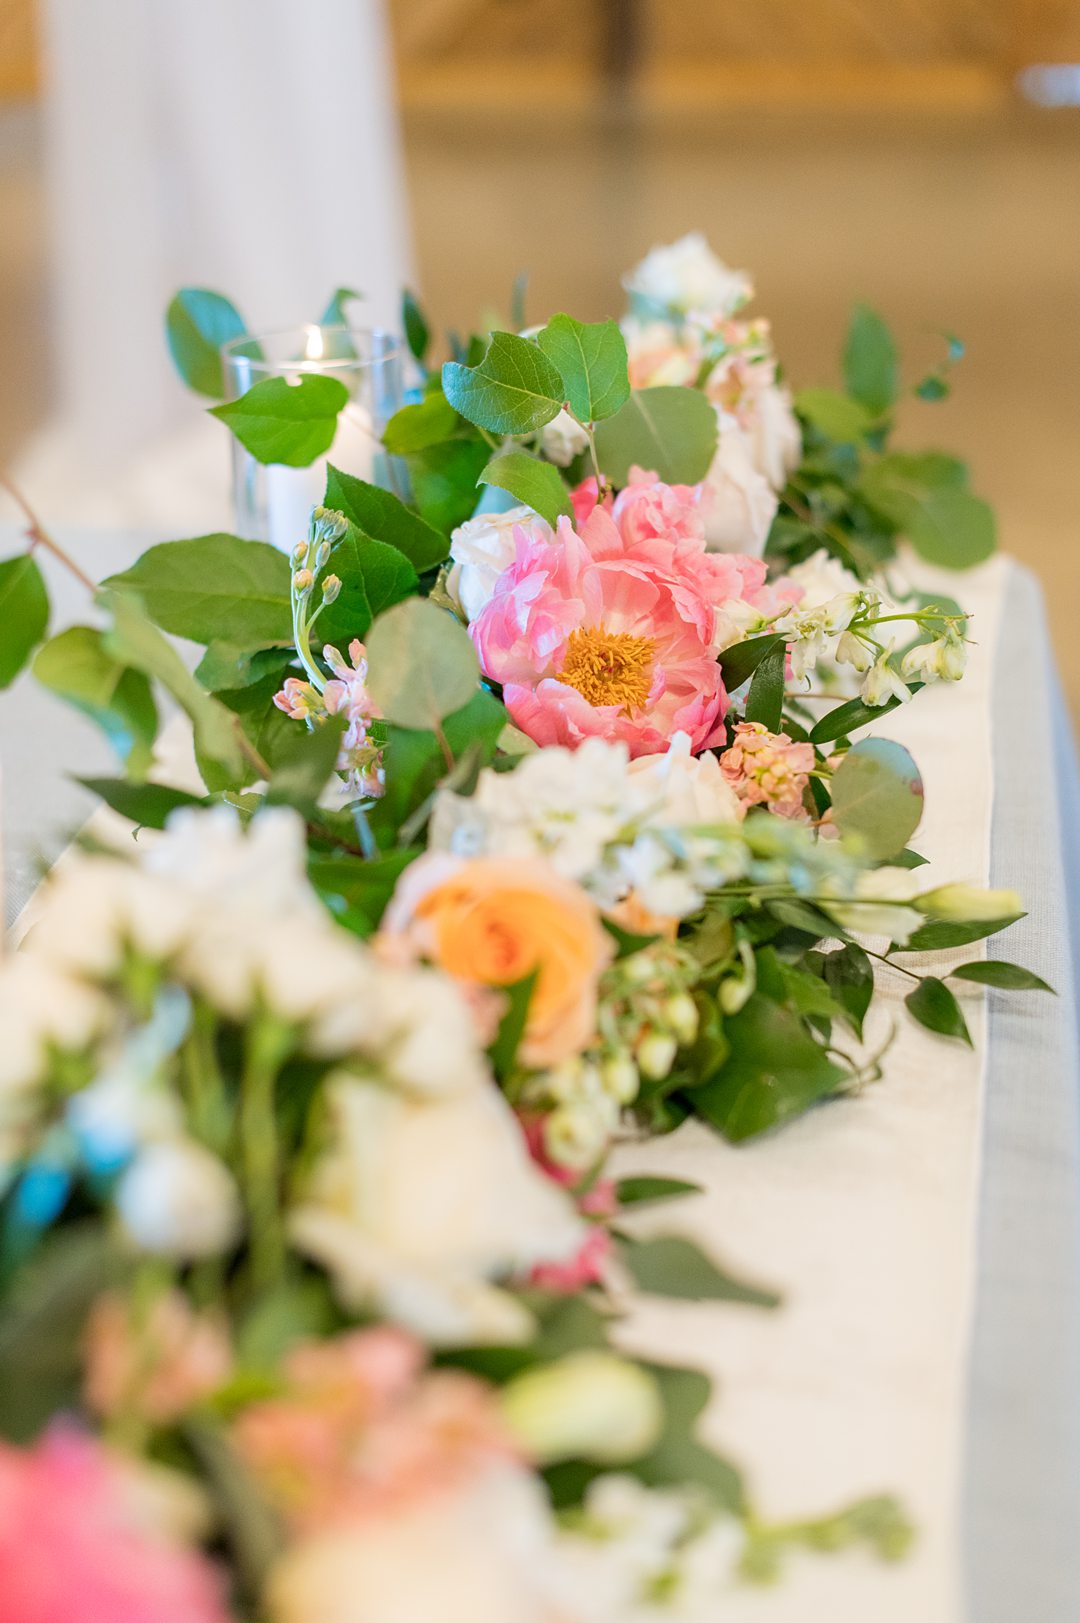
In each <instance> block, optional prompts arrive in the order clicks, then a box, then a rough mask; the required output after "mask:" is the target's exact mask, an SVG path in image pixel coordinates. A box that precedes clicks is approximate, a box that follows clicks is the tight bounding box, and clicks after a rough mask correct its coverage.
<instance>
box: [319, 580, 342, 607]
mask: <svg viewBox="0 0 1080 1623" xmlns="http://www.w3.org/2000/svg"><path fill="white" fill-rule="evenodd" d="M340 591H341V577H340V576H338V575H327V577H326V579H325V580H324V581H323V586H322V595H323V602H324V603H332V602H333V601H334V599H335V598H336V597H337V596H338V594H339V592H340Z"/></svg>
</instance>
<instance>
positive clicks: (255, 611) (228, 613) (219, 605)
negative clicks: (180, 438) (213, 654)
mask: <svg viewBox="0 0 1080 1623" xmlns="http://www.w3.org/2000/svg"><path fill="white" fill-rule="evenodd" d="M105 585H106V586H111V587H113V588H114V589H115V590H117V591H123V592H134V593H135V594H136V595H137V596H138V597H139V599H140V600H141V602H142V604H143V606H144V608H145V609H146V612H147V613H148V614H149V615H150V617H151V618H152V619H153V620H154V621H155V623H156V624H157V625H159V626H160V627H161V629H162V630H163V631H168V632H171V633H172V635H173V636H174V637H187V638H188V639H189V640H190V641H192V642H201V643H212V642H221V643H225V644H228V645H229V646H230V647H231V648H234V649H236V650H239V651H243V652H244V653H251V652H253V651H254V650H257V649H264V648H266V647H267V646H268V645H269V644H270V643H278V644H280V645H282V646H285V645H291V643H292V609H291V607H290V604H289V560H288V559H287V558H286V557H285V555H284V553H281V552H279V551H278V550H277V548H276V547H271V546H268V545H267V544H266V542H264V541H242V540H241V539H240V537H239V536H236V535H200V536H196V537H195V538H194V539H193V540H190V541H163V542H161V543H159V545H157V546H154V547H150V548H149V550H148V551H146V552H144V553H143V555H142V557H141V558H139V559H138V560H137V561H136V562H135V563H134V564H132V566H131V568H130V569H126V570H125V571H124V572H123V574H120V575H113V576H112V577H111V578H110V579H109V580H107V581H106V582H105ZM212 668H213V667H211V669H212ZM229 685H232V684H231V683H230V684H229Z"/></svg>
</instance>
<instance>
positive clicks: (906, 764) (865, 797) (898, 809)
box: [831, 738, 924, 861]
mask: <svg viewBox="0 0 1080 1623" xmlns="http://www.w3.org/2000/svg"><path fill="white" fill-rule="evenodd" d="M831 793H832V810H833V821H834V822H835V824H836V826H837V828H838V829H839V830H840V832H841V834H852V835H856V836H857V837H858V838H859V840H860V841H861V842H862V846H863V849H864V850H865V852H866V853H867V855H868V856H870V857H872V858H873V859H874V860H875V861H884V860H885V859H886V858H888V857H892V856H895V855H896V853H897V852H898V851H902V850H903V848H904V846H905V845H906V844H907V842H908V840H909V839H910V837H911V835H912V834H914V832H915V830H916V829H917V828H918V826H919V822H920V819H921V818H922V813H923V798H924V797H923V785H922V779H921V777H920V776H919V769H918V767H917V766H916V765H915V762H914V761H913V759H912V757H911V754H910V753H909V751H908V750H906V749H905V748H904V746H903V745H902V744H897V743H895V742H894V741H893V740H892V739H888V738H867V739H864V740H863V741H862V743H859V744H856V745H855V746H854V748H853V749H851V750H849V751H848V753H847V755H845V757H844V759H843V761H842V762H841V763H840V765H839V767H838V768H837V769H836V771H835V772H834V773H833V777H832V786H831Z"/></svg>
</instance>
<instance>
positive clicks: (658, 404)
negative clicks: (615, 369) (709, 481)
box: [596, 386, 717, 485]
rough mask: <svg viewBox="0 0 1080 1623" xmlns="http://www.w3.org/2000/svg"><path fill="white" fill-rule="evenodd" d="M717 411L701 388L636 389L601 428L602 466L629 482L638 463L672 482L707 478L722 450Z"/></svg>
mask: <svg viewBox="0 0 1080 1623" xmlns="http://www.w3.org/2000/svg"><path fill="white" fill-rule="evenodd" d="M716 441H717V422H716V411H715V409H714V408H713V406H712V404H711V402H710V401H709V400H708V399H707V398H706V396H705V395H703V394H702V393H701V392H700V391H699V390H697V389H681V388H674V387H667V386H661V387H658V388H655V389H635V390H634V392H633V393H632V394H631V396H630V398H629V399H628V400H627V402H626V404H625V405H624V406H623V407H622V409H621V410H620V411H618V412H616V414H615V416H614V417H608V418H607V419H606V420H605V421H604V422H602V423H599V424H598V425H597V428H596V453H597V456H598V458H599V461H600V466H601V468H602V469H603V471H604V473H605V474H606V475H607V477H608V478H609V479H610V480H612V482H613V483H614V484H616V485H625V484H626V483H627V482H628V480H629V478H630V469H631V468H632V467H634V466H635V464H636V465H637V466H638V467H640V468H648V469H650V470H651V471H654V472H655V473H656V474H657V476H658V478H660V479H662V480H663V481H664V482H665V483H666V484H669V485H695V484H697V482H698V481H699V480H700V479H704V477H705V475H706V474H707V473H708V471H709V467H710V465H711V463H712V459H713V456H714V455H715V453H716Z"/></svg>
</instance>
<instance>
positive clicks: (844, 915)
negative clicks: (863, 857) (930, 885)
mask: <svg viewBox="0 0 1080 1623" xmlns="http://www.w3.org/2000/svg"><path fill="white" fill-rule="evenodd" d="M828 888H829V884H828V881H825V883H824V885H823V889H825V890H828ZM917 890H918V881H917V879H916V878H915V875H914V873H913V872H912V870H911V869H910V868H873V869H871V870H870V871H869V872H867V873H861V874H859V875H858V877H857V879H856V881H855V884H854V887H853V889H852V890H851V899H850V900H848V901H828V902H822V904H821V905H822V908H823V910H824V911H825V912H826V913H827V914H828V915H829V917H830V918H832V919H835V920H836V922H837V924H839V925H841V926H842V927H843V928H844V929H845V930H855V931H857V932H858V933H859V934H860V935H885V936H888V937H889V938H890V940H892V941H897V942H904V941H906V940H907V938H908V936H910V935H911V934H912V932H913V931H915V930H917V929H918V928H919V926H920V925H921V924H922V922H923V920H922V916H921V915H920V914H919V913H918V912H917V911H916V908H915V905H914V901H913V898H914V896H915V893H916V891H917ZM909 902H910V903H911V904H912V905H911V906H908V905H907V904H908V903H909Z"/></svg>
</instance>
